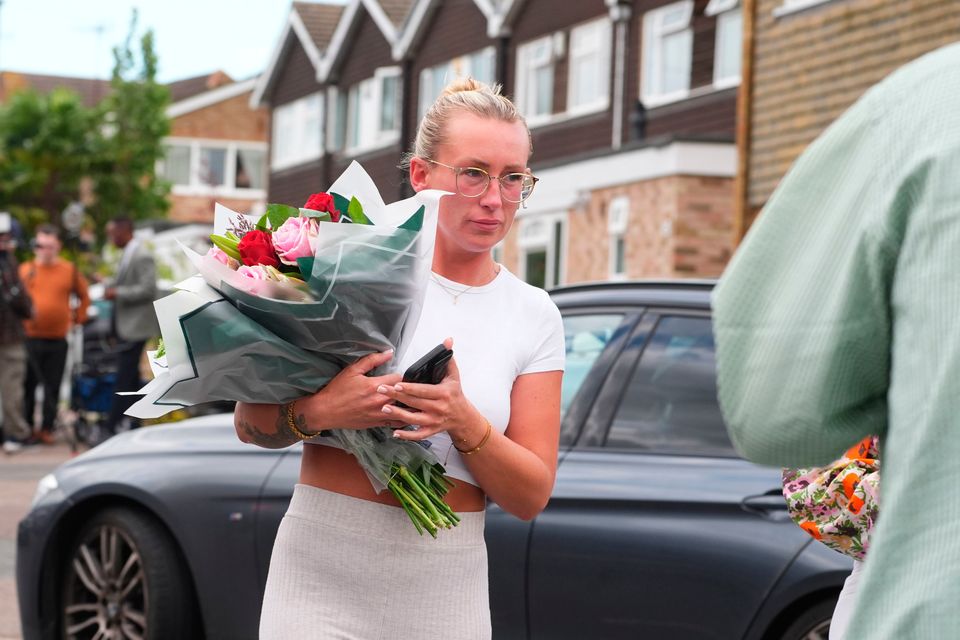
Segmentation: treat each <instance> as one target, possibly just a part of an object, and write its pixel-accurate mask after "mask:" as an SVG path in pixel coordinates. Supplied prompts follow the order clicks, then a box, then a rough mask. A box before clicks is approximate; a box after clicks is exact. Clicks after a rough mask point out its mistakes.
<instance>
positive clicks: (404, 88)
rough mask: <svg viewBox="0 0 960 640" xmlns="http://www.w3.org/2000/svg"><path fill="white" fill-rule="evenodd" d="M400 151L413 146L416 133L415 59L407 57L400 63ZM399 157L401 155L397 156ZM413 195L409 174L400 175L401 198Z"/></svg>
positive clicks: (403, 151) (417, 124)
mask: <svg viewBox="0 0 960 640" xmlns="http://www.w3.org/2000/svg"><path fill="white" fill-rule="evenodd" d="M400 78H401V80H400V84H401V86H400V93H401V98H400V145H401V148H400V153H406V152H407V151H409V150H410V149H412V148H413V138H414V136H415V135H416V131H417V126H419V123H418V122H417V121H416V120H417V107H416V100H415V96H414V95H413V60H412V59H410V58H407V59H406V60H403V61H402V62H401V63H400ZM397 157H399V156H397ZM411 196H413V187H411V186H410V179H409V176H407V175H401V176H400V199H401V200H405V199H406V198H409V197H411Z"/></svg>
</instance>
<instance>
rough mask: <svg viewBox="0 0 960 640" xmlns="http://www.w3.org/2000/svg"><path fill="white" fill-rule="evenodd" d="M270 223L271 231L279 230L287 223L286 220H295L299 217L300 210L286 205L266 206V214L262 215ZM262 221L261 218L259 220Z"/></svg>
mask: <svg viewBox="0 0 960 640" xmlns="http://www.w3.org/2000/svg"><path fill="white" fill-rule="evenodd" d="M263 215H264V216H265V217H266V218H267V220H269V221H270V228H271V229H274V230H276V229H279V228H280V226H281V225H282V224H283V223H284V222H286V221H287V218H296V217H297V216H299V215H300V209H297V208H296V207H291V206H289V205H286V204H268V205H267V212H266V213H265V214H263ZM261 220H263V218H261Z"/></svg>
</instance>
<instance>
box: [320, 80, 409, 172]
mask: <svg viewBox="0 0 960 640" xmlns="http://www.w3.org/2000/svg"><path fill="white" fill-rule="evenodd" d="M386 82H393V83H395V88H396V90H395V95H394V101H393V102H394V104H393V109H394V114H393V122H394V127H393V128H392V129H384V128H383V126H382V125H383V117H384V109H383V107H384V105H383V94H384V87H385V84H386ZM402 93H403V82H402V72H401V69H400V67H399V66H395V65H394V66H388V67H379V68H378V69H376V70H375V71H374V72H373V75H372V76H370V77H367V78H364V79H363V80H360V81H359V82H356V83H354V84H352V85H350V86H349V87H346V88H337V87H331V91H330V93H329V94H328V103H330V104H331V105H336V107H335V109H336V110H335V111H334V112H333V113H334V115H333V117H332V118H331V122H332V127H333V128H332V129H328V130H329V132H330V134H331V135H330V136H329V137H330V138H331V144H330V145H329V146H328V150H330V151H336V152H341V153H343V154H344V155H346V156H357V155H360V154H363V153H367V152H369V151H373V150H376V149H382V148H384V147H388V146H390V145H392V144H396V143H397V142H399V140H400V121H401V119H402V118H403V113H402V109H401V105H402V103H403V95H402ZM344 94H345V95H346V96H347V97H346V109H345V111H344V113H343V114H342V116H343V117H344V119H345V121H344V122H341V120H340V118H341V113H340V105H341V104H342V102H341V101H342V100H343V98H342V97H341V96H343V95H344ZM340 142H342V145H340ZM338 145H340V146H338Z"/></svg>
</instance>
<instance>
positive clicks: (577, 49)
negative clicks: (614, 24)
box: [567, 18, 611, 112]
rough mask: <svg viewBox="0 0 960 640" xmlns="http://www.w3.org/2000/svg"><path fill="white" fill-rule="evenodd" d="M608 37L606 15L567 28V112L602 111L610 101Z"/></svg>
mask: <svg viewBox="0 0 960 640" xmlns="http://www.w3.org/2000/svg"><path fill="white" fill-rule="evenodd" d="M610 37H611V25H610V20H609V19H607V18H601V19H600V20H594V21H592V22H588V23H586V24H582V25H580V26H578V27H574V28H573V29H572V30H571V31H570V59H569V62H570V71H569V74H570V75H569V78H570V80H569V83H568V93H567V110H568V111H570V112H578V111H594V110H602V109H606V108H607V106H608V105H609V104H610Z"/></svg>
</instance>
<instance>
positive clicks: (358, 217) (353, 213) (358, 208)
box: [347, 197, 373, 224]
mask: <svg viewBox="0 0 960 640" xmlns="http://www.w3.org/2000/svg"><path fill="white" fill-rule="evenodd" d="M347 217H348V218H350V220H351V222H353V223H354V224H373V222H371V221H370V218H368V217H367V214H365V213H364V212H363V205H362V204H360V201H359V200H357V199H356V198H355V197H354V198H350V205H349V206H348V207H347Z"/></svg>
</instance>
